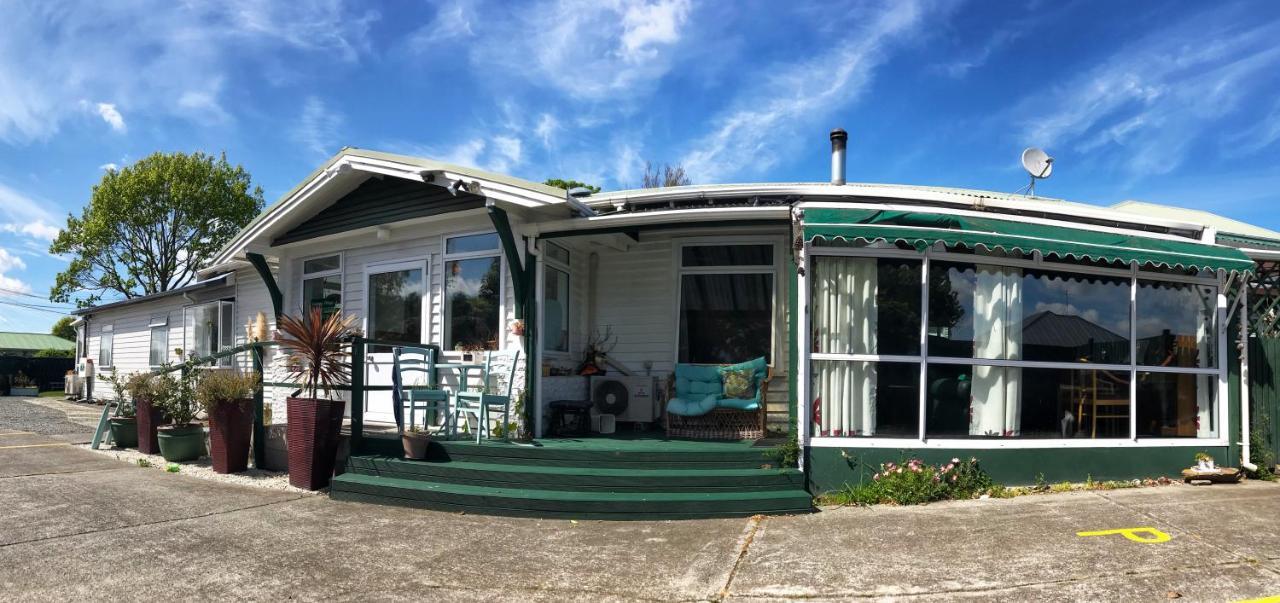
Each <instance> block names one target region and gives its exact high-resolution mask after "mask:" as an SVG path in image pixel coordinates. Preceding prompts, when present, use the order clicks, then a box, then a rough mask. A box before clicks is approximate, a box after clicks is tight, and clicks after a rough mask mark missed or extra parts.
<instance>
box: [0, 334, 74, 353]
mask: <svg viewBox="0 0 1280 603" xmlns="http://www.w3.org/2000/svg"><path fill="white" fill-rule="evenodd" d="M74 349H76V342H74V341H67V340H65V339H63V338H61V337H57V336H54V335H48V334H45V333H13V332H6V331H0V350H74Z"/></svg>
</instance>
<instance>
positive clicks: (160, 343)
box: [148, 313, 169, 366]
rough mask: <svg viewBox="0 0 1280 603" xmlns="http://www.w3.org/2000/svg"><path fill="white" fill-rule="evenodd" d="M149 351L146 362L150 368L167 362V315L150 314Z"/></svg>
mask: <svg viewBox="0 0 1280 603" xmlns="http://www.w3.org/2000/svg"><path fill="white" fill-rule="evenodd" d="M148 326H149V327H151V351H150V353H149V355H148V358H149V360H148V362H149V363H150V365H151V366H160V365H162V364H164V363H166V362H168V361H169V314H168V313H165V314H152V315H151V322H150V323H149V324H148Z"/></svg>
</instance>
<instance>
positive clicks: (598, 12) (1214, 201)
mask: <svg viewBox="0 0 1280 603" xmlns="http://www.w3.org/2000/svg"><path fill="white" fill-rule="evenodd" d="M1121 5H1123V6H1121ZM5 16H6V20H7V23H6V33H5V35H4V36H0V289H3V290H7V291H22V292H33V293H35V294H37V295H46V294H47V292H48V290H49V287H50V286H51V284H52V282H53V277H54V275H55V274H56V273H57V272H58V271H59V270H61V269H62V268H63V267H64V266H65V260H62V259H59V258H55V257H50V256H49V255H48V254H47V253H46V252H45V251H46V250H47V247H48V241H49V239H50V238H51V237H52V236H53V235H54V234H55V233H56V229H57V228H58V227H59V226H60V225H62V224H63V223H65V216H66V214H67V212H76V213H79V211H80V208H81V206H82V205H83V204H84V203H85V202H86V201H87V200H88V198H89V194H90V189H91V187H92V186H93V184H94V183H96V182H97V181H98V179H99V178H100V177H101V175H102V171H103V169H107V168H109V167H110V166H112V165H126V164H128V163H131V162H133V161H136V160H137V159H139V158H141V157H143V156H145V155H147V154H149V153H151V152H153V151H157V150H163V151H175V150H181V151H197V150H200V151H207V152H220V151H226V153H227V155H228V157H229V159H230V160H231V161H233V162H236V163H241V164H243V165H244V166H245V167H246V168H247V169H248V170H249V171H250V172H251V173H252V174H253V175H254V178H255V180H256V181H257V182H258V183H259V184H260V185H261V186H262V187H263V188H264V189H265V191H266V196H267V199H268V201H272V200H274V199H275V198H276V196H277V195H279V194H281V193H282V192H284V191H286V190H288V189H289V188H290V187H292V186H293V185H294V184H296V183H297V181H298V180H299V179H301V178H302V177H304V176H305V175H306V174H307V173H308V172H310V171H311V170H312V169H314V168H315V167H316V166H317V165H318V164H319V163H320V162H321V161H323V160H324V159H325V158H326V157H327V156H329V155H331V154H332V153H334V152H335V151H337V150H338V149H339V148H341V147H342V146H344V145H351V146H358V147H364V148H371V149H379V150H386V151H393V152H401V153H409V154H416V155H423V156H428V157H433V158H437V159H443V160H448V161H454V162H458V163H463V164H469V165H474V166H478V167H482V168H487V169H492V170H496V171H501V172H506V173H510V174H513V175H516V176H521V177H524V178H528V179H531V180H543V179H545V178H548V177H565V178H576V179H580V180H586V181H589V182H594V183H597V184H600V185H602V186H604V187H605V188H606V189H617V188H629V187H633V186H636V185H637V184H638V181H639V179H640V174H641V173H642V171H643V166H644V162H645V161H646V160H651V161H653V162H655V163H662V162H672V163H681V164H683V165H684V166H685V167H686V168H687V169H688V171H689V173H690V175H691V176H692V178H693V180H694V181H695V182H699V183H702V182H734V181H737V182H749V181H824V180H826V179H827V178H828V176H829V174H828V169H829V163H828V158H827V153H828V152H829V143H828V141H827V132H828V131H829V130H830V129H831V128H832V127H835V126H841V127H844V128H846V129H847V130H848V131H849V132H850V143H849V179H850V180H851V181H866V182H900V183H913V184H934V185H944V186H958V187H974V188H984V189H991V190H999V191H1013V190H1016V189H1018V188H1019V187H1021V186H1022V185H1023V184H1024V176H1023V173H1022V171H1021V169H1020V168H1019V167H1018V155H1019V153H1020V152H1021V150H1022V149H1023V148H1024V147H1026V146H1031V145H1037V146H1042V147H1045V148H1046V149H1048V150H1049V152H1050V153H1051V154H1053V155H1054V156H1055V157H1056V158H1057V161H1056V164H1055V173H1054V176H1053V178H1052V179H1050V180H1049V181H1047V182H1045V183H1043V184H1042V185H1041V186H1040V187H1039V188H1038V192H1039V193H1040V194H1042V195H1045V196H1052V197H1059V198H1066V199H1071V200H1076V201H1085V202H1092V203H1099V204H1111V203H1114V202H1117V201H1120V200H1124V199H1141V200H1148V201H1154V202H1160V203H1169V204H1175V205H1183V206H1188V207H1197V208H1202V209H1207V210H1209V211H1213V212H1218V213H1222V214H1225V215H1228V216H1231V217H1234V218H1237V219H1241V220H1245V221H1249V222H1253V223H1256V224H1259V225H1262V226H1266V227H1269V228H1276V229H1280V214H1278V213H1277V211H1276V209H1275V208H1276V207H1277V201H1280V193H1277V192H1276V191H1277V190H1280V169H1278V167H1277V166H1278V164H1280V44H1276V43H1275V41H1276V40H1280V4H1278V3H1272V2H1215V3H1192V2H1183V3H1170V2H1136V1H1135V2H1125V3H1115V2H1101V1H1099V2H1061V1H1060V2H1049V1H1029V2H1021V3H1019V2H976V1H975V2H968V3H966V2H960V1H932V0H891V1H886V2H843V3H838V2H822V3H814V2H803V1H793V2H785V3H783V2H772V1H764V0H760V1H756V2H742V3H738V2H697V1H696V0H649V1H640V0H635V1H632V0H607V1H597V2H568V1H563V2H533V3H527V4H514V3H507V2H485V1H467V0H462V1H456V2H455V1H446V2H407V1H406V2H390V3H387V4H385V5H377V4H374V3H372V2H363V1H350V2H345V1H343V0H298V1H294V2H288V3H279V4H269V3H259V2H247V1H245V2H241V1H226V2H217V3H213V2H208V3H205V2H193V3H171V2H142V1H127V0H122V1H119V2H108V3H88V2H85V3H79V4H73V3H48V2H25V3H24V2H14V3H8V4H7V5H6V15H5ZM17 299H22V298H19V297H13V296H12V295H9V296H0V301H14V300H17ZM25 301H30V302H35V303H41V302H40V300H36V299H32V298H26V299H25ZM45 303H47V302H45ZM56 318H57V316H56V315H54V314H51V313H44V312H38V311H34V310H25V309H19V308H15V307H13V306H10V305H0V330H31V331H43V330H46V329H47V328H48V326H49V325H50V324H51V323H52V322H53V320H56Z"/></svg>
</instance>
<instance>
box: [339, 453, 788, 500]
mask: <svg viewBox="0 0 1280 603" xmlns="http://www.w3.org/2000/svg"><path fill="white" fill-rule="evenodd" d="M489 460H492V459H489ZM688 467H689V466H688V465H684V466H683V467H682V468H678V469H639V468H617V467H600V466H595V465H591V466H560V465H530V464H506V463H494V462H487V461H486V462H475V461H448V462H439V461H437V462H432V461H415V460H406V459H402V458H395V457H390V456H383V455H358V456H352V457H351V458H350V459H349V460H348V463H347V471H348V472H350V473H357V474H362V475H373V476H383V477H393V478H401V479H411V480H427V481H434V482H441V483H451V484H466V485H474V486H489V487H496V488H519V489H530V490H566V491H583V492H585V491H605V492H748V491H777V490H803V489H804V474H803V473H801V472H800V471H799V470H796V469H759V468H755V469H742V468H699V467H693V468H688Z"/></svg>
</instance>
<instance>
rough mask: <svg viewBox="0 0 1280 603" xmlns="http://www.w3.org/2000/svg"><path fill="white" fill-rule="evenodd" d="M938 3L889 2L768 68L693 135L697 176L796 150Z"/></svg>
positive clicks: (710, 177) (724, 173)
mask: <svg viewBox="0 0 1280 603" xmlns="http://www.w3.org/2000/svg"><path fill="white" fill-rule="evenodd" d="M934 7H935V6H934V5H933V4H931V3H930V4H926V3H922V2H918V1H902V2H890V3H885V4H884V5H882V6H881V7H878V8H876V9H874V10H871V11H868V14H861V15H858V18H857V19H856V20H854V22H856V23H861V26H859V27H857V28H856V29H855V30H854V31H849V32H841V33H842V36H841V40H842V41H841V42H839V43H836V44H835V45H834V47H833V48H832V49H831V50H828V51H826V52H823V53H821V54H818V55H816V56H813V57H810V58H809V59H806V60H804V61H800V62H795V63H788V64H783V65H778V66H775V67H772V68H769V69H767V70H764V71H765V72H766V73H768V74H769V75H768V76H766V77H764V78H763V82H762V84H760V85H758V86H752V87H750V88H748V89H747V90H745V91H744V92H743V93H741V94H740V95H739V96H738V97H737V98H736V99H735V100H734V102H733V108H732V109H731V110H728V111H726V112H723V113H721V114H720V115H719V116H717V117H716V118H714V119H713V123H714V124H715V128H714V129H713V130H712V131H711V132H709V133H707V134H706V135H704V136H702V137H700V138H698V139H697V140H695V141H694V143H693V145H692V147H691V149H690V150H689V151H688V152H687V153H685V155H684V157H683V158H682V160H681V162H682V163H683V165H684V167H685V169H686V170H687V171H688V172H689V174H690V175H691V176H692V178H693V179H694V180H695V181H698V182H715V181H719V180H723V179H725V178H727V177H730V176H733V175H735V174H738V173H742V172H746V171H751V172H754V173H759V172H760V171H763V170H767V169H768V168H770V167H772V166H773V165H774V164H776V163H777V162H778V160H779V158H780V157H781V155H782V154H783V153H785V152H787V151H789V150H790V149H793V148H794V146H795V144H794V143H793V142H790V141H793V140H795V138H796V136H797V133H798V132H799V131H801V130H802V129H803V128H805V127H806V126H809V125H810V124H812V123H814V122H815V120H817V119H821V118H824V117H826V116H829V115H831V114H832V113H833V112H835V111H837V110H839V109H841V108H844V107H846V106H848V105H849V104H850V103H852V102H854V101H855V100H857V99H858V98H859V97H860V96H861V95H862V93H863V92H864V91H865V90H866V89H867V87H868V85H869V84H870V83H871V80H872V77H873V75H874V73H875V70H876V68H877V67H879V66H880V65H881V64H883V63H884V61H885V60H886V59H887V57H888V54H889V50H890V48H891V47H892V46H893V45H894V44H897V43H900V42H901V41H903V39H904V38H907V37H908V36H910V35H911V34H914V33H915V32H917V31H918V30H919V26H920V24H921V23H922V22H923V21H924V19H925V17H926V14H927V13H928V11H929V10H930V9H931V8H934Z"/></svg>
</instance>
